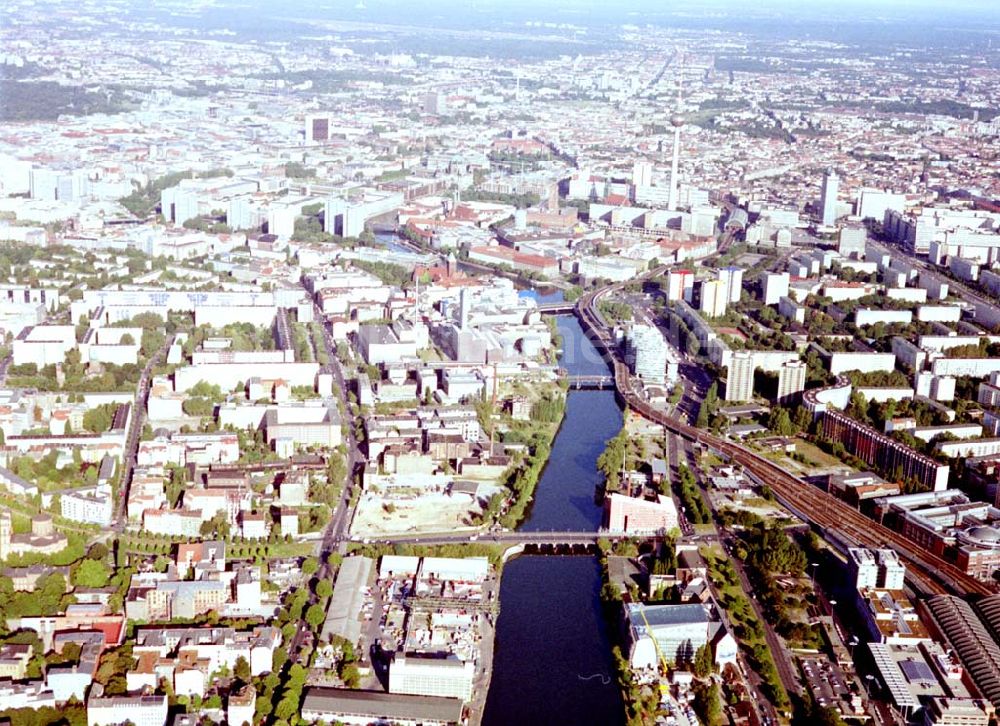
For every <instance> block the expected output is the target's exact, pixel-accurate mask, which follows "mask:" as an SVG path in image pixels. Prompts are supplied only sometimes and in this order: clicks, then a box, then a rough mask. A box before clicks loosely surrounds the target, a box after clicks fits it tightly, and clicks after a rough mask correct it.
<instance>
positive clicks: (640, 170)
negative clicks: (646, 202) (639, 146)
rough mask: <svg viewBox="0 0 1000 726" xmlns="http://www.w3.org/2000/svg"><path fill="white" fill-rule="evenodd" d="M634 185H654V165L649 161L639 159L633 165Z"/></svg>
mask: <svg viewBox="0 0 1000 726" xmlns="http://www.w3.org/2000/svg"><path fill="white" fill-rule="evenodd" d="M632 186H635V187H651V186H653V165H652V164H651V163H649V162H648V161H637V162H635V164H633V166H632Z"/></svg>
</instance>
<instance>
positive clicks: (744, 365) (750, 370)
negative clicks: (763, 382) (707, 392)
mask: <svg viewBox="0 0 1000 726" xmlns="http://www.w3.org/2000/svg"><path fill="white" fill-rule="evenodd" d="M754 367H755V366H754V357H753V353H750V352H748V351H742V350H741V351H736V352H735V353H733V356H732V358H731V359H730V361H729V372H728V373H727V375H726V397H725V400H727V401H750V400H752V399H753V374H754Z"/></svg>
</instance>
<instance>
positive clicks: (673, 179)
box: [667, 77, 684, 212]
mask: <svg viewBox="0 0 1000 726" xmlns="http://www.w3.org/2000/svg"><path fill="white" fill-rule="evenodd" d="M680 110H681V79H680V77H678V78H677V108H676V109H675V110H674V114H673V115H672V116H671V117H670V125H671V126H673V127H674V154H673V158H672V159H671V161H670V187H669V188H668V190H667V191H668V195H667V209H668V210H669V211H671V212H673V211H676V209H677V173H678V172H677V168H678V166H680V160H681V126H683V125H684V117H683V116H681V114H680Z"/></svg>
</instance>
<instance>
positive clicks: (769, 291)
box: [764, 272, 792, 305]
mask: <svg viewBox="0 0 1000 726" xmlns="http://www.w3.org/2000/svg"><path fill="white" fill-rule="evenodd" d="M791 279H792V278H791V275H789V274H788V273H787V272H765V273H764V304H765V305H777V304H778V303H779V302H780V301H781V298H783V297H788V286H789V283H790V282H791Z"/></svg>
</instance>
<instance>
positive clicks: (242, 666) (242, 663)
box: [233, 655, 250, 683]
mask: <svg viewBox="0 0 1000 726" xmlns="http://www.w3.org/2000/svg"><path fill="white" fill-rule="evenodd" d="M233 675H234V676H236V677H237V678H239V679H240V680H241V681H243V682H244V683H249V682H250V664H249V663H248V662H247V659H246V658H244V657H243V656H242V655H241V656H240V657H239V658H237V659H236V665H234V666H233Z"/></svg>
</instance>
